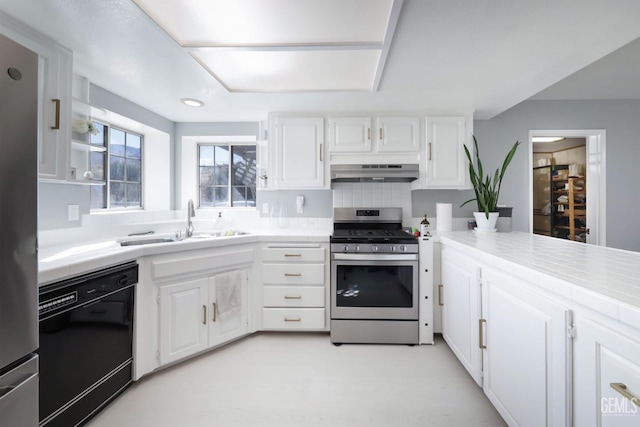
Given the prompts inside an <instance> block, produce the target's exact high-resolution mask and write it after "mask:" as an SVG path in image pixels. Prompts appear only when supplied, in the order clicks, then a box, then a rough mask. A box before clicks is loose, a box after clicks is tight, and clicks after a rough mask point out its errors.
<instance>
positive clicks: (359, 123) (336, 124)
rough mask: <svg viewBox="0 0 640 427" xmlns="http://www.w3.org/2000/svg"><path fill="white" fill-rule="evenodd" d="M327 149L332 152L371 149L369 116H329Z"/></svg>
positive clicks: (367, 150)
mask: <svg viewBox="0 0 640 427" xmlns="http://www.w3.org/2000/svg"><path fill="white" fill-rule="evenodd" d="M329 151H331V152H332V153H361V152H369V151H371V118H370V117H330V118H329Z"/></svg>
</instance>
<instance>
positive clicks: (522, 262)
mask: <svg viewBox="0 0 640 427" xmlns="http://www.w3.org/2000/svg"><path fill="white" fill-rule="evenodd" d="M437 238H438V239H439V240H440V242H441V243H442V244H443V245H444V246H450V247H451V248H454V249H458V250H460V251H462V252H464V253H467V254H469V255H471V256H474V257H475V258H477V259H478V260H480V261H482V262H484V263H486V264H488V265H491V266H493V267H496V268H498V269H501V270H503V271H506V272H509V273H511V274H513V275H515V276H517V277H519V278H522V279H523V280H526V281H529V282H533V283H535V284H537V285H538V286H540V287H541V288H543V289H544V290H546V291H550V292H552V293H555V294H557V295H560V296H562V297H564V298H567V299H569V300H573V301H575V302H578V303H580V304H582V305H584V306H587V307H589V308H592V309H594V310H597V311H599V312H602V313H603V314H607V315H609V316H611V317H613V318H615V319H618V320H620V321H623V322H625V323H629V324H630V325H632V326H635V327H638V324H640V253H638V252H631V251H625V250H620V249H613V248H606V247H602V246H594V245H587V244H584V243H578V242H573V241H569V240H563V239H555V238H551V237H545V236H538V235H534V234H529V233H522V232H512V233H486V234H484V233H482V234H481V233H477V232H474V231H455V232H444V233H443V232H439V234H438V236H437Z"/></svg>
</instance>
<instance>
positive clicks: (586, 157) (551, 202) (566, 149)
mask: <svg viewBox="0 0 640 427" xmlns="http://www.w3.org/2000/svg"><path fill="white" fill-rule="evenodd" d="M549 140H554V141H553V142H550V141H549ZM529 166H530V169H529V170H530V171H531V173H530V175H529V232H531V233H534V234H541V235H546V236H551V237H557V238H563V239H569V240H575V241H579V242H586V243H590V244H595V245H602V246H604V245H606V227H605V224H606V222H605V206H606V193H605V173H604V171H605V131H604V130H531V131H529Z"/></svg>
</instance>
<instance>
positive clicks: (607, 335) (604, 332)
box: [574, 318, 640, 427]
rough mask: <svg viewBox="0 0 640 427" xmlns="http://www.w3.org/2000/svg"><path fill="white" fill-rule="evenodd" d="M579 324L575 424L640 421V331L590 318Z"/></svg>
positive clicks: (623, 425) (622, 426)
mask: <svg viewBox="0 0 640 427" xmlns="http://www.w3.org/2000/svg"><path fill="white" fill-rule="evenodd" d="M576 327H577V338H576V345H575V371H574V384H575V399H574V401H575V415H574V425H576V426H581V427H582V426H585V427H591V426H594V427H595V426H598V427H614V426H615V427H627V426H638V425H640V407H639V406H638V405H640V340H639V339H640V332H639V331H638V330H637V329H636V330H635V331H630V330H629V329H628V328H621V327H618V326H617V325H615V324H612V325H610V326H609V325H604V324H601V323H600V322H597V321H595V320H592V319H588V318H577V319H576ZM614 328H615V329H614ZM620 332H622V333H620ZM634 398H635V403H634Z"/></svg>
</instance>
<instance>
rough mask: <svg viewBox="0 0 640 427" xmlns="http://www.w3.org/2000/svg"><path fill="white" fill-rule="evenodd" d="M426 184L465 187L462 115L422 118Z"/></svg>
mask: <svg viewBox="0 0 640 427" xmlns="http://www.w3.org/2000/svg"><path fill="white" fill-rule="evenodd" d="M425 123H426V136H427V145H426V150H427V152H426V181H427V182H426V185H427V188H452V189H466V188H468V186H469V184H468V179H467V175H468V173H467V159H466V156H465V153H464V143H465V119H464V117H427V118H426V121H425Z"/></svg>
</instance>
